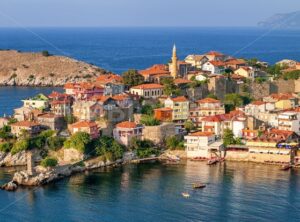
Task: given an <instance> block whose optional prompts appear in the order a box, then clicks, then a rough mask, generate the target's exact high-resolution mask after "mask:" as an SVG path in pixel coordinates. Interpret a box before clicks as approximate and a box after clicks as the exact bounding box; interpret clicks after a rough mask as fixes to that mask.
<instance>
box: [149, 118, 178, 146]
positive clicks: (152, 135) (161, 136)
mask: <svg viewBox="0 0 300 222" xmlns="http://www.w3.org/2000/svg"><path fill="white" fill-rule="evenodd" d="M175 133H176V131H175V124H174V123H163V124H161V125H159V126H145V128H144V129H143V139H148V140H151V141H153V142H154V143H155V144H161V143H163V142H164V140H165V139H166V138H167V137H169V136H174V135H175Z"/></svg>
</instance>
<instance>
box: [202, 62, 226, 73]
mask: <svg viewBox="0 0 300 222" xmlns="http://www.w3.org/2000/svg"><path fill="white" fill-rule="evenodd" d="M202 70H203V71H208V72H210V73H212V74H222V73H224V72H225V63H224V62H222V61H209V62H206V63H204V64H203V66H202Z"/></svg>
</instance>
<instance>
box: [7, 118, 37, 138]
mask: <svg viewBox="0 0 300 222" xmlns="http://www.w3.org/2000/svg"><path fill="white" fill-rule="evenodd" d="M10 126H11V133H12V134H13V135H15V136H17V137H19V136H20V135H22V133H23V131H25V132H28V133H29V134H30V135H37V134H38V133H40V132H41V125H40V124H39V123H37V122H33V121H27V120H25V121H20V122H16V123H13V124H11V125H10Z"/></svg>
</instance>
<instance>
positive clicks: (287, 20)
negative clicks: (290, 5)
mask: <svg viewBox="0 0 300 222" xmlns="http://www.w3.org/2000/svg"><path fill="white" fill-rule="evenodd" d="M258 26H260V27H263V28H275V27H276V28H279V29H300V11H295V12H290V13H278V14H275V15H273V16H271V17H269V18H267V19H265V20H263V21H261V22H259V23H258Z"/></svg>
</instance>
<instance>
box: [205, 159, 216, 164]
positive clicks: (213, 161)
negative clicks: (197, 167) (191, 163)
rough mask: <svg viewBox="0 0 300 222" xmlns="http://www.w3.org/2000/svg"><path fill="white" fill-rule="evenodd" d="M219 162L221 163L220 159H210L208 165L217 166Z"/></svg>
mask: <svg viewBox="0 0 300 222" xmlns="http://www.w3.org/2000/svg"><path fill="white" fill-rule="evenodd" d="M217 162H219V160H218V159H210V160H209V161H207V165H214V164H216V163H217Z"/></svg>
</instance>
